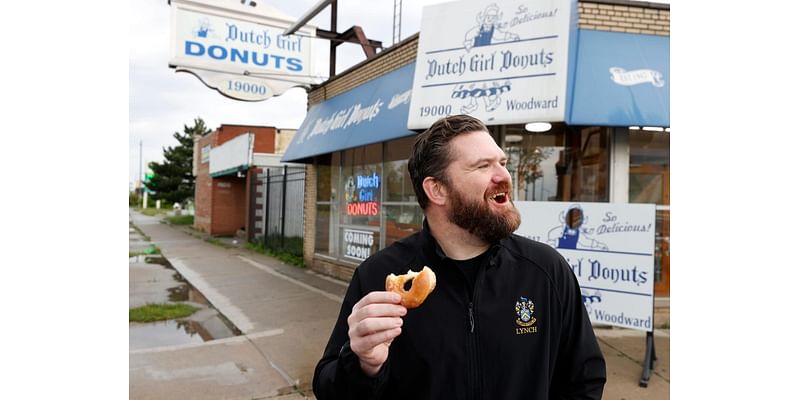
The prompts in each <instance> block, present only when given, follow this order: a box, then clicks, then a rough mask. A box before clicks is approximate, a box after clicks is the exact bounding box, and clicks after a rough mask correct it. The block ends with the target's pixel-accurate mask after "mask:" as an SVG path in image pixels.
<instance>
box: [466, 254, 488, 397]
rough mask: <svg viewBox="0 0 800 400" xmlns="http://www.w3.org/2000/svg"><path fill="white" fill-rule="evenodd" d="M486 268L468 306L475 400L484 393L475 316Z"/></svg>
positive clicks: (479, 274)
mask: <svg viewBox="0 0 800 400" xmlns="http://www.w3.org/2000/svg"><path fill="white" fill-rule="evenodd" d="M485 269H486V267H485V266H482V267H481V268H480V269H479V270H478V276H477V278H476V280H475V287H474V288H473V290H472V297H471V299H470V302H469V305H468V306H467V308H468V311H469V335H468V342H469V346H470V350H471V351H470V352H469V354H470V366H471V368H470V377H471V380H472V385H471V389H472V390H471V397H472V398H473V399H481V392H482V385H481V373H480V366H479V365H478V362H479V357H478V335H477V334H476V333H475V328H476V319H477V318H476V315H475V308H476V307H477V304H478V295H479V293H480V291H481V290H480V287H481V283H482V281H483V276H484V274H485Z"/></svg>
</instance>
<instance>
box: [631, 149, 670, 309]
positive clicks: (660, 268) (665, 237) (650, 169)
mask: <svg viewBox="0 0 800 400" xmlns="http://www.w3.org/2000/svg"><path fill="white" fill-rule="evenodd" d="M629 196H630V197H629V201H630V202H631V203H654V204H656V243H655V276H654V279H655V287H654V290H655V295H656V296H667V297H668V296H669V166H668V165H658V164H642V165H635V166H634V165H631V167H630V182H629Z"/></svg>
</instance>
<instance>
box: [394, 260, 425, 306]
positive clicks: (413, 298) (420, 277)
mask: <svg viewBox="0 0 800 400" xmlns="http://www.w3.org/2000/svg"><path fill="white" fill-rule="evenodd" d="M411 279H413V281H412V282H411V289H410V290H405V288H403V286H404V285H405V284H406V282H407V281H409V280H411ZM435 287H436V274H434V273H433V271H431V269H430V268H428V267H427V266H425V267H422V271H419V272H414V271H411V270H408V273H406V274H405V275H395V274H389V276H387V277H386V291H387V292H395V293H397V294H399V295H400V297H401V300H400V304H401V305H402V306H403V307H406V308H417V307H419V306H420V304H422V302H423V301H425V299H426V298H427V297H428V295H429V294H430V293H431V292H432V291H433V288H435Z"/></svg>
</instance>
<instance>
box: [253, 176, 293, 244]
mask: <svg viewBox="0 0 800 400" xmlns="http://www.w3.org/2000/svg"><path fill="white" fill-rule="evenodd" d="M305 179H306V172H305V167H289V166H283V167H271V168H264V169H263V170H262V171H261V172H259V173H258V174H257V175H256V177H255V179H252V180H251V184H252V185H253V187H251V190H250V193H251V199H250V204H251V206H250V210H249V212H250V221H251V226H250V229H249V230H248V231H249V232H250V235H249V237H248V240H250V241H251V242H257V243H260V244H262V245H263V246H264V247H265V248H269V249H273V250H283V251H286V252H288V253H291V254H293V255H296V256H298V257H302V256H303V198H304V197H303V194H304V190H305Z"/></svg>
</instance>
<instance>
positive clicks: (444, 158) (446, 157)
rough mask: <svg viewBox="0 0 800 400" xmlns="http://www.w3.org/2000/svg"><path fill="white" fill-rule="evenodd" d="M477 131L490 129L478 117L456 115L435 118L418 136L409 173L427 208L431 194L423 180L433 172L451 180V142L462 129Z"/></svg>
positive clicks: (446, 181)
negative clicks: (449, 173) (429, 194)
mask: <svg viewBox="0 0 800 400" xmlns="http://www.w3.org/2000/svg"><path fill="white" fill-rule="evenodd" d="M475 131H482V132H489V129H487V128H486V125H484V124H483V122H481V121H480V120H479V119H477V118H474V117H470V116H469V115H452V116H448V117H444V118H442V119H440V120H438V121H436V122H434V123H433V125H431V127H430V128H428V129H427V130H426V131H425V132H422V133H421V134H420V135H419V136H417V140H416V141H415V142H414V148H413V149H412V151H411V157H409V158H408V173H409V175H411V182H412V184H413V185H414V193H416V194H417V202H419V205H420V207H422V209H423V210H424V209H425V208H426V207H427V206H428V196H427V195H426V194H425V189H423V188H422V182H423V181H424V180H425V178H427V177H429V176H430V177H433V178H435V179H437V180H439V181H442V182H444V183H445V184H449V183H450V181H449V179H448V178H447V174H446V173H445V170H446V169H447V166H448V165H450V162H452V161H453V160H452V154H451V151H450V146H449V145H448V144H449V143H450V141H451V140H452V139H453V138H454V137H456V136H458V135H460V134H462V133H468V132H475Z"/></svg>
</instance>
